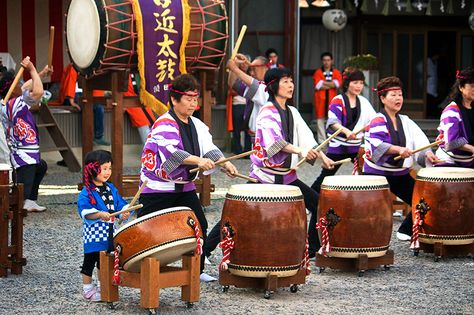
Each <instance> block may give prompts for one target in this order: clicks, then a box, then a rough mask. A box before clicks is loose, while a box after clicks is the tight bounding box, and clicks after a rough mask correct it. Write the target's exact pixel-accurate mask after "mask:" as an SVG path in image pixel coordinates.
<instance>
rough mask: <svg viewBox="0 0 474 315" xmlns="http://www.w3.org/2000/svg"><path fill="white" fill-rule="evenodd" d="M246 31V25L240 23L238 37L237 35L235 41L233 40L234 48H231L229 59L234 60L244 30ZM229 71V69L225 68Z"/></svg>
mask: <svg viewBox="0 0 474 315" xmlns="http://www.w3.org/2000/svg"><path fill="white" fill-rule="evenodd" d="M246 31H247V25H242V28H241V29H240V33H239V37H237V41H236V42H235V46H234V49H233V50H232V55H230V60H234V58H235V56H236V55H237V53H238V52H239V48H240V44H242V40H243V39H244V35H245V32H246ZM227 72H229V69H227Z"/></svg>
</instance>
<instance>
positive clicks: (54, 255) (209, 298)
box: [0, 160, 474, 314]
mask: <svg viewBox="0 0 474 315" xmlns="http://www.w3.org/2000/svg"><path fill="white" fill-rule="evenodd" d="M236 165H237V166H238V168H239V169H240V170H241V172H243V171H244V170H245V169H247V168H248V166H249V162H248V160H241V161H237V162H236ZM350 168H351V167H350V166H349V165H345V166H344V168H343V169H342V171H341V172H340V173H341V174H349V173H350ZM318 170H319V165H317V166H314V167H313V168H310V167H309V166H304V168H303V170H302V171H300V172H299V174H300V176H301V179H302V180H303V181H305V182H306V183H308V184H310V183H311V182H312V181H313V180H314V178H315V176H316V175H317V174H316V172H318ZM136 171H137V169H136V168H129V169H126V170H125V173H133V172H136ZM243 173H244V172H243ZM79 180H80V175H79V174H72V173H68V172H67V171H65V170H64V168H60V167H58V166H56V165H54V164H53V163H50V169H49V171H48V175H47V176H46V177H45V179H44V185H42V186H41V195H40V199H39V201H40V202H39V203H40V204H41V205H47V206H48V211H47V212H45V213H36V214H30V215H29V216H28V217H27V218H26V219H25V232H24V252H25V257H26V258H27V260H28V263H27V266H26V267H25V268H24V271H23V274H22V275H20V276H15V275H9V276H8V277H7V278H0V292H1V297H2V298H1V300H2V301H1V303H0V314H24V313H29V314H99V313H100V314H140V313H142V314H143V313H144V311H143V310H140V308H139V291H138V290H134V289H128V288H121V289H120V297H121V301H120V303H119V305H118V309H116V310H113V311H112V310H108V309H107V307H106V305H105V304H103V303H88V302H85V301H83V300H82V297H81V294H80V292H81V290H82V285H81V278H80V275H79V267H80V265H81V263H82V242H81V220H80V219H79V218H78V215H77V211H76V205H75V201H76V199H77V190H75V186H74V185H75V184H76V183H77V182H79ZM213 182H214V183H215V185H216V190H217V194H215V195H214V196H213V200H212V205H211V206H209V207H207V208H206V215H207V218H208V221H209V226H210V227H212V226H213V225H214V224H215V222H216V221H217V220H218V219H219V217H220V213H221V210H222V206H223V202H224V199H223V197H224V192H225V189H227V188H228V187H229V186H230V185H231V184H232V183H236V182H238V183H243V181H240V180H238V179H236V180H234V181H231V180H230V179H228V178H227V177H225V176H224V175H223V174H220V173H219V174H217V175H215V176H214V178H213ZM400 223H401V219H400V218H395V219H394V225H393V231H394V233H395V231H396V229H397V228H398V226H399V225H400ZM391 248H392V249H393V250H394V251H395V265H394V266H393V267H392V268H391V269H390V270H389V271H384V270H383V268H380V269H377V270H372V271H367V272H366V273H365V275H364V276H363V277H358V276H357V274H356V273H347V272H340V271H335V270H331V269H326V271H325V272H323V273H322V274H318V273H317V272H316V270H315V269H316V268H314V267H313V272H312V273H311V275H310V276H309V277H308V278H307V283H306V285H302V286H300V290H299V291H298V292H297V293H296V294H293V293H290V291H289V289H288V288H284V289H279V290H278V291H277V292H276V293H275V294H274V295H273V297H272V299H270V300H265V299H263V297H262V296H263V295H262V292H258V291H256V290H252V289H237V288H234V287H231V288H230V290H229V291H228V292H227V293H221V290H220V289H221V288H220V286H219V284H218V283H217V282H216V283H210V284H202V285H201V299H200V301H199V302H198V303H195V305H194V308H193V309H191V310H187V309H186V308H185V305H184V303H183V302H182V301H180V300H179V298H180V293H179V290H178V289H175V288H170V289H164V290H162V291H161V300H160V303H161V306H160V310H161V312H163V313H173V314H175V313H176V314H177V313H196V314H223V313H226V314H246V313H252V314H289V313H293V314H309V313H318V314H410V313H415V312H416V313H418V314H474V286H473V279H474V260H473V259H472V257H463V258H449V259H443V260H442V261H440V262H437V263H435V262H434V261H433V256H432V255H430V254H424V253H420V256H419V257H414V256H413V255H412V254H411V251H410V249H409V244H408V243H402V242H399V241H397V240H396V239H395V235H394V234H393V236H392V242H391ZM211 259H212V261H213V264H212V265H211V266H207V267H206V268H207V272H208V273H210V274H211V275H214V276H217V275H218V272H217V264H218V262H219V261H220V259H221V253H220V251H219V250H216V251H215V253H214V255H213V256H212V258H211Z"/></svg>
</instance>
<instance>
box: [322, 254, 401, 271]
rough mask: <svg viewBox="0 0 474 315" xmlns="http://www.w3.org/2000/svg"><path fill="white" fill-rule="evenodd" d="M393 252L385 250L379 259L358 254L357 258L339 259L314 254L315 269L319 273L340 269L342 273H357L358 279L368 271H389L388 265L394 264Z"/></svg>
mask: <svg viewBox="0 0 474 315" xmlns="http://www.w3.org/2000/svg"><path fill="white" fill-rule="evenodd" d="M393 257H394V253H393V250H391V249H389V250H387V253H386V254H385V255H383V256H380V257H373V258H369V257H368V256H367V255H365V254H359V256H358V257H357V258H341V257H325V256H323V255H321V254H319V253H316V267H319V273H321V272H323V271H324V269H325V268H326V267H329V268H331V269H340V270H343V271H358V275H359V277H362V276H363V275H364V272H365V271H366V270H369V269H375V268H378V267H379V266H382V265H383V266H384V269H385V270H388V269H390V265H393V262H394V259H393Z"/></svg>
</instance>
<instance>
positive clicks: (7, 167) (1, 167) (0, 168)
mask: <svg viewBox="0 0 474 315" xmlns="http://www.w3.org/2000/svg"><path fill="white" fill-rule="evenodd" d="M11 170H12V168H11V166H10V165H8V164H2V163H0V171H11Z"/></svg>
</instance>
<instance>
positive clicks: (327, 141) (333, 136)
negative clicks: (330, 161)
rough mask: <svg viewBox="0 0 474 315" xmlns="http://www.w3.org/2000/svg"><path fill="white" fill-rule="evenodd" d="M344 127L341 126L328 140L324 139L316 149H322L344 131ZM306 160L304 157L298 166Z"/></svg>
mask: <svg viewBox="0 0 474 315" xmlns="http://www.w3.org/2000/svg"><path fill="white" fill-rule="evenodd" d="M343 129H344V127H341V128H339V129H338V130H337V131H336V132H335V133H333V134H332V135H331V136H330V137H329V138H327V139H326V140H324V141H323V142H322V143H321V144H320V145H318V146H317V147H316V149H315V150H316V151H321V149H322V148H324V147H325V146H326V145H327V144H328V143H329V141H331V140H332V139H333V138H335V137H336V136H337V135H338V134H340V133H341V132H342V130H343ZM304 162H306V158H302V159H301V160H300V161H299V162H298V163H297V164H296V168H298V167H300V166H301V165H303V163H304Z"/></svg>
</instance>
